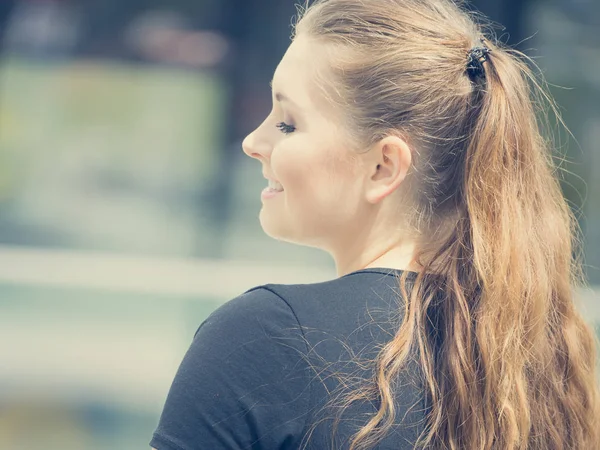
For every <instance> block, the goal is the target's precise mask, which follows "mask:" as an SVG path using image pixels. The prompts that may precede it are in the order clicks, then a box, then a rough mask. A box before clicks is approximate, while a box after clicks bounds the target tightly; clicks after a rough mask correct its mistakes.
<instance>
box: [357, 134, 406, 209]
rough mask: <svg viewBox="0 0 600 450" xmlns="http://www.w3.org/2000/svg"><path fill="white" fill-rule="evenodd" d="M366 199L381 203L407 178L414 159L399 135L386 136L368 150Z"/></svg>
mask: <svg viewBox="0 0 600 450" xmlns="http://www.w3.org/2000/svg"><path fill="white" fill-rule="evenodd" d="M368 155H369V157H368V158H369V159H368V160H367V161H366V162H365V163H366V166H365V167H366V170H367V172H366V174H367V179H366V192H365V194H366V199H367V201H368V202H369V203H373V204H376V203H379V202H380V201H382V200H383V199H384V198H385V197H387V196H388V195H390V194H392V193H393V192H394V191H395V190H396V189H397V188H398V186H400V183H402V181H404V178H406V174H407V173H408V169H409V168H410V164H411V161H412V155H411V151H410V147H409V146H408V144H407V143H406V141H405V140H404V139H402V138H401V137H399V136H386V137H385V138H383V139H382V140H380V141H379V142H377V143H376V144H375V145H374V147H373V148H371V151H370V152H368Z"/></svg>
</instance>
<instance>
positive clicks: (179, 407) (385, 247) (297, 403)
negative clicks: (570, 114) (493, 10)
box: [151, 0, 600, 450]
mask: <svg viewBox="0 0 600 450" xmlns="http://www.w3.org/2000/svg"><path fill="white" fill-rule="evenodd" d="M295 31H296V33H295V36H294V38H293V41H292V43H291V45H290V47H289V49H288V51H287V53H286V54H285V56H284V57H283V59H282V61H281V63H280V64H279V66H278V67H277V70H276V71H275V74H274V78H273V83H272V87H273V109H272V111H271V113H270V115H269V116H268V117H267V118H266V119H265V120H264V122H263V123H262V124H261V125H260V126H259V127H258V128H257V129H256V130H255V131H254V132H253V133H252V134H250V135H249V136H248V137H247V138H246V139H245V141H244V143H243V148H244V152H245V153H246V154H247V155H248V156H250V157H252V158H256V159H257V160H259V161H260V163H261V164H262V170H263V174H264V176H265V178H267V179H268V180H269V186H270V188H267V189H265V191H263V196H262V200H263V207H262V209H261V212H260V222H261V225H262V227H263V229H264V231H265V233H267V234H268V235H269V236H271V237H273V238H275V239H279V240H284V241H288V242H294V243H298V244H302V245H309V246H314V247H318V248H321V249H323V250H325V251H327V252H329V253H330V254H331V256H332V257H333V258H334V260H335V264H336V267H337V272H338V275H339V277H338V278H337V279H335V280H331V281H329V282H324V283H316V284H303V285H275V284H268V285H264V286H258V287H255V288H253V289H250V290H249V291H247V292H246V293H244V294H242V295H240V296H239V297H237V298H235V299H233V300H231V301H230V302H228V303H227V304H225V305H224V306H222V307H221V308H219V309H218V310H217V311H216V312H214V313H213V314H212V315H211V316H210V317H209V318H208V319H207V320H206V321H205V322H204V323H203V324H202V325H201V326H200V328H199V330H198V332H197V333H196V336H195V338H194V341H193V343H192V345H191V347H190V349H189V351H188V353H187V355H186V356H185V358H184V360H183V362H182V364H181V367H180V369H179V371H178V373H177V375H176V377H175V380H174V382H173V385H172V388H171V391H170V393H169V396H168V399H167V402H166V405H165V408H164V411H163V414H162V417H161V420H160V423H159V426H158V428H157V430H156V433H155V435H154V438H153V440H152V442H151V445H152V446H154V447H155V448H157V449H159V450H169V449H296V448H310V449H341V448H350V449H367V448H379V449H413V448H421V447H427V448H435V449H498V450H500V449H501V450H509V449H528V450H532V449H540V450H541V449H544V450H546V449H578V450H582V449H599V448H600V441H599V436H598V431H597V429H598V428H599V427H598V419H597V417H598V414H599V412H600V410H599V408H598V398H599V397H598V383H597V378H596V374H595V367H596V361H595V351H596V350H595V341H594V336H593V334H592V332H591V330H590V328H588V326H586V324H585V322H584V320H582V317H581V316H580V315H579V314H578V313H577V311H576V310H575V307H574V298H573V286H574V285H575V284H576V283H578V282H579V281H580V280H581V276H580V269H579V265H578V262H577V260H576V259H574V257H573V256H572V255H573V248H572V245H573V244H574V243H576V236H575V234H574V230H575V228H574V224H575V222H574V221H573V218H572V216H571V214H570V212H569V208H568V207H567V204H566V203H565V200H564V199H563V197H562V195H561V190H560V187H559V183H558V181H557V178H556V176H555V170H556V169H555V167H554V165H553V161H552V157H551V149H550V144H549V142H548V141H546V140H545V139H544V138H543V137H542V135H541V133H540V129H539V126H538V123H537V119H536V114H535V113H536V112H537V108H538V106H539V105H540V100H543V99H546V100H548V97H547V96H545V94H544V92H543V91H542V90H541V89H540V88H539V84H538V83H536V81H535V78H534V77H533V75H532V73H531V71H530V69H528V66H527V64H526V63H525V62H524V61H523V56H522V55H520V54H519V53H517V52H516V51H513V50H510V49H508V48H504V47H503V46H501V45H500V44H498V43H494V42H490V41H489V40H487V39H485V38H484V37H483V34H482V31H481V26H480V25H478V24H476V22H475V21H474V20H473V17H472V16H471V15H469V14H468V13H466V12H464V11H461V10H460V9H459V8H458V7H457V6H456V5H455V4H454V3H451V2H450V1H448V0H323V1H317V2H315V3H314V4H313V5H311V6H310V7H309V8H307V9H306V10H305V11H304V13H303V15H302V17H301V18H300V20H299V21H298V23H297V24H296V28H295ZM550 105H551V106H552V103H551V102H550Z"/></svg>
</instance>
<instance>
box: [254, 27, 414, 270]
mask: <svg viewBox="0 0 600 450" xmlns="http://www.w3.org/2000/svg"><path fill="white" fill-rule="evenodd" d="M327 52H328V50H327V48H326V46H324V45H323V44H320V43H317V42H315V41H314V40H313V39H312V38H310V37H308V36H302V35H299V36H297V37H296V38H295V39H294V41H293V42H292V43H291V45H290V47H289V48H288V50H287V52H286V53H285V55H284V56H283V58H282V60H281V62H280V63H279V65H278V66H277V69H276V70H275V74H274V76H273V82H272V88H273V108H272V110H271V112H270V114H269V115H268V116H267V117H266V118H265V120H264V121H263V122H262V123H261V124H260V125H259V126H258V127H257V128H256V129H255V130H254V131H253V132H252V133H250V134H249V135H248V136H247V137H246V138H245V139H244V141H243V144H242V147H243V150H244V153H246V155H248V156H250V157H251V158H255V159H257V160H258V161H260V162H261V164H262V166H263V169H262V172H263V175H264V176H265V177H266V178H271V179H274V180H277V181H279V182H280V183H281V185H282V186H283V189H284V191H283V192H281V193H279V194H278V195H276V196H275V197H273V198H268V199H262V208H261V210H260V215H259V219H260V223H261V226H262V228H263V230H264V232H265V233H266V234H267V235H268V236H270V237H272V238H274V239H277V240H281V241H285V242H290V243H295V244H300V245H306V246H310V247H316V248H320V249H322V250H324V251H326V252H328V253H329V254H330V255H331V256H332V258H333V260H334V261H335V265H336V271H337V274H338V276H343V275H345V274H348V273H350V272H353V271H356V270H360V269H363V268H368V267H383V268H394V269H404V270H413V271H416V270H418V269H417V267H416V264H415V263H414V261H413V253H414V247H415V242H414V240H412V239H410V238H409V233H407V232H406V230H404V229H403V227H402V226H401V223H402V222H401V220H400V216H399V214H398V213H397V211H398V209H399V208H401V205H400V204H399V203H398V202H399V199H398V196H397V194H398V190H399V189H398V188H399V187H400V186H401V185H402V182H403V181H404V179H405V177H406V174H407V171H408V169H409V167H410V164H411V149H410V148H409V146H408V145H407V143H406V142H405V141H404V140H403V139H401V138H400V137H398V136H395V135H390V136H386V137H385V138H383V139H382V140H380V141H379V142H377V143H375V144H374V145H372V146H371V147H370V148H368V149H366V148H365V149H362V150H360V151H359V152H357V151H356V144H355V143H353V142H352V140H351V138H350V135H349V133H348V132H347V130H346V129H345V128H344V125H343V124H344V121H343V118H342V116H341V113H340V111H336V110H335V108H334V107H332V105H331V103H330V102H328V101H327V99H326V96H325V95H324V93H323V91H322V90H321V89H319V88H318V85H317V82H318V81H317V80H318V79H319V78H318V74H317V70H319V69H325V71H326V63H325V61H328V60H329V59H328V54H327ZM324 64H325V65H324ZM319 73H322V72H319ZM321 76H322V75H321ZM281 122H285V123H286V124H288V125H293V126H294V127H295V130H294V131H293V132H289V133H284V132H282V131H281V130H280V129H278V127H277V126H276V125H277V124H278V123H281ZM288 131H289V130H288ZM266 185H267V183H266V182H265V186H266ZM257 195H259V193H258V192H257Z"/></svg>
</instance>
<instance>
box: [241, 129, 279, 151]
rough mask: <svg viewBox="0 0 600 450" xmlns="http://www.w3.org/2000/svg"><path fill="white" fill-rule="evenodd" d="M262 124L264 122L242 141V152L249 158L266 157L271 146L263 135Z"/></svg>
mask: <svg viewBox="0 0 600 450" xmlns="http://www.w3.org/2000/svg"><path fill="white" fill-rule="evenodd" d="M263 125H264V123H263V124H261V125H260V126H259V127H258V128H257V129H256V130H254V131H253V132H252V133H250V134H249V135H248V136H246V137H245V138H244V140H243V141H242V149H243V150H244V153H245V154H246V155H248V156H249V157H251V158H256V159H259V160H260V159H266V158H268V157H269V155H270V153H271V147H272V146H271V144H270V143H269V141H268V139H266V136H264V133H263V132H261V129H262V128H263Z"/></svg>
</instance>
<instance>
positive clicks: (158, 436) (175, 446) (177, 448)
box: [150, 432, 187, 450]
mask: <svg viewBox="0 0 600 450" xmlns="http://www.w3.org/2000/svg"><path fill="white" fill-rule="evenodd" d="M155 440H156V441H158V442H160V443H161V444H165V445H167V446H168V447H169V448H170V449H173V450H187V448H185V447H182V446H181V445H179V444H177V443H176V442H174V441H173V440H171V439H169V438H168V437H166V436H163V435H162V434H159V433H156V432H155V433H154V434H153V436H152V440H151V441H150V446H152V441H155ZM156 450H161V449H159V448H157V449H156Z"/></svg>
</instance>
